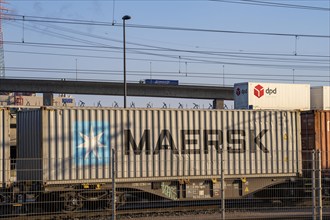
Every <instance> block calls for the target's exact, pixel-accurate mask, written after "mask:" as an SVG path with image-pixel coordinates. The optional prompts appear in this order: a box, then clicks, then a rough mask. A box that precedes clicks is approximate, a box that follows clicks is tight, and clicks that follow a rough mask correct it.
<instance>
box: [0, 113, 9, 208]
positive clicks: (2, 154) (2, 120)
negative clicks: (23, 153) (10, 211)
mask: <svg viewBox="0 0 330 220" xmlns="http://www.w3.org/2000/svg"><path fill="white" fill-rule="evenodd" d="M9 133H10V112H9V109H7V108H0V212H3V208H4V207H3V205H4V204H5V203H6V202H8V198H9V195H10V194H9V188H10V185H11V181H10V136H9Z"/></svg>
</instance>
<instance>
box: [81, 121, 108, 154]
mask: <svg viewBox="0 0 330 220" xmlns="http://www.w3.org/2000/svg"><path fill="white" fill-rule="evenodd" d="M79 134H80V136H81V137H82V138H83V139H84V142H83V143H81V144H79V145H78V148H85V152H86V154H85V159H86V158H88V155H89V154H90V153H93V154H94V155H95V157H97V158H98V157H99V156H98V153H97V151H98V148H100V147H105V145H104V144H102V143H101V140H100V139H101V137H102V135H103V132H101V133H99V134H97V135H95V134H94V128H93V127H91V130H90V133H89V135H85V134H83V133H81V132H80V133H79Z"/></svg>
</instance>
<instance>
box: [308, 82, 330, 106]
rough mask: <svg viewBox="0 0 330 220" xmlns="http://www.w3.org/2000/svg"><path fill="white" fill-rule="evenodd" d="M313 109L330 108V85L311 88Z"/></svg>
mask: <svg viewBox="0 0 330 220" xmlns="http://www.w3.org/2000/svg"><path fill="white" fill-rule="evenodd" d="M311 109H319V110H330V86H318V87H312V88H311Z"/></svg>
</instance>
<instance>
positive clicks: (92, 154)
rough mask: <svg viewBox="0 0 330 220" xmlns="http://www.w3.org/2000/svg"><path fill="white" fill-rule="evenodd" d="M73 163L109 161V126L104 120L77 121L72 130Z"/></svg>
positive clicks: (101, 162)
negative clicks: (73, 140)
mask: <svg viewBox="0 0 330 220" xmlns="http://www.w3.org/2000/svg"><path fill="white" fill-rule="evenodd" d="M74 139H75V144H74V152H75V163H76V164H77V165H104V164H109V161H110V126H109V123H108V122H104V121H77V122H76V124H75V132H74Z"/></svg>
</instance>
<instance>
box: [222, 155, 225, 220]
mask: <svg viewBox="0 0 330 220" xmlns="http://www.w3.org/2000/svg"><path fill="white" fill-rule="evenodd" d="M223 154H224V150H223V149H222V150H221V219H222V220H225V219H226V216H225V212H226V206H225V174H224V172H225V169H224V167H223V165H224V161H223V158H224V155H223Z"/></svg>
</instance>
